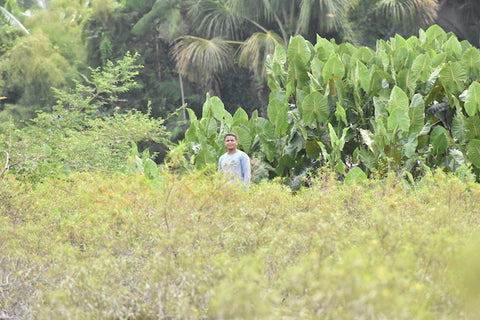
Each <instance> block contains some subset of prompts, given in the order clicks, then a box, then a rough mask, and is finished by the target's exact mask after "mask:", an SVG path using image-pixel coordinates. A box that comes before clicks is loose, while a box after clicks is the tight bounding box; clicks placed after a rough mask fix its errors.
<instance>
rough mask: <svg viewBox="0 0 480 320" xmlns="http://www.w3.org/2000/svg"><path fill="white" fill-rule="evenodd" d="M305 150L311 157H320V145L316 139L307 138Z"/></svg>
mask: <svg viewBox="0 0 480 320" xmlns="http://www.w3.org/2000/svg"><path fill="white" fill-rule="evenodd" d="M305 151H306V152H307V156H308V157H309V158H310V159H318V158H319V157H320V145H319V144H318V141H316V140H307V141H306V142H305Z"/></svg>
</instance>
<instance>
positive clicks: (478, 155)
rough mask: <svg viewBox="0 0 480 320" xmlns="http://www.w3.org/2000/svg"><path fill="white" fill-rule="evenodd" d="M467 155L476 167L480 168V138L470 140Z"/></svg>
mask: <svg viewBox="0 0 480 320" xmlns="http://www.w3.org/2000/svg"><path fill="white" fill-rule="evenodd" d="M467 157H468V159H469V160H470V161H471V162H472V163H473V165H474V166H475V167H477V168H480V140H478V139H473V140H470V142H469V143H468V145H467Z"/></svg>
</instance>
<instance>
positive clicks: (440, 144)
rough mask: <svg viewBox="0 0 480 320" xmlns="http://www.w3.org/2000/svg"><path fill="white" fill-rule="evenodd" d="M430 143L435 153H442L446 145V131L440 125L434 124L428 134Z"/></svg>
mask: <svg viewBox="0 0 480 320" xmlns="http://www.w3.org/2000/svg"><path fill="white" fill-rule="evenodd" d="M430 143H431V144H432V147H433V151H434V152H435V154H437V155H439V154H442V153H444V152H445V150H447V147H448V131H447V130H446V129H445V128H444V127H442V126H436V127H435V128H434V129H433V130H432V134H431V135H430Z"/></svg>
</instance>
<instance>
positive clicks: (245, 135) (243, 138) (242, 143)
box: [232, 125, 254, 153]
mask: <svg viewBox="0 0 480 320" xmlns="http://www.w3.org/2000/svg"><path fill="white" fill-rule="evenodd" d="M232 131H233V132H234V133H235V134H236V135H237V137H238V144H239V147H240V148H241V149H243V151H245V152H246V153H250V150H251V148H252V142H253V138H254V137H252V134H251V133H250V129H249V128H248V127H247V126H246V125H239V126H236V127H233V128H232Z"/></svg>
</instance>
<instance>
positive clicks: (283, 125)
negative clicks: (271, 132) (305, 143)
mask: <svg viewBox="0 0 480 320" xmlns="http://www.w3.org/2000/svg"><path fill="white" fill-rule="evenodd" d="M267 114H268V118H269V119H270V121H271V122H272V123H273V124H274V126H275V133H276V134H277V135H284V134H285V132H286V130H287V128H288V105H287V103H285V102H283V101H281V100H279V99H272V100H270V102H269V104H268V106H267Z"/></svg>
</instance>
